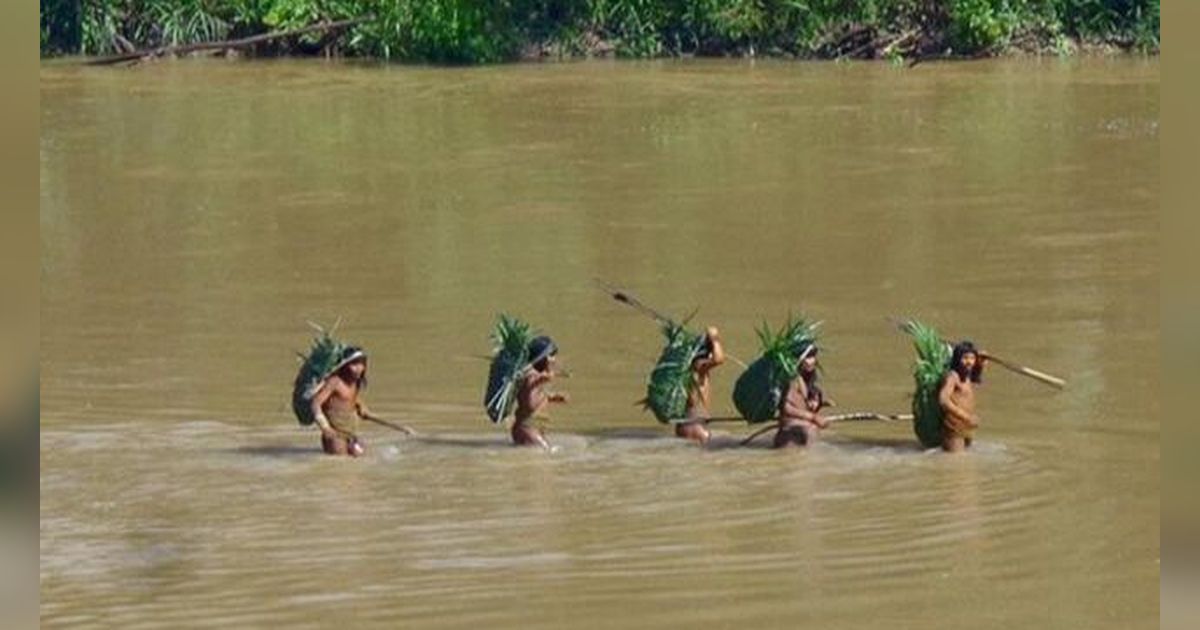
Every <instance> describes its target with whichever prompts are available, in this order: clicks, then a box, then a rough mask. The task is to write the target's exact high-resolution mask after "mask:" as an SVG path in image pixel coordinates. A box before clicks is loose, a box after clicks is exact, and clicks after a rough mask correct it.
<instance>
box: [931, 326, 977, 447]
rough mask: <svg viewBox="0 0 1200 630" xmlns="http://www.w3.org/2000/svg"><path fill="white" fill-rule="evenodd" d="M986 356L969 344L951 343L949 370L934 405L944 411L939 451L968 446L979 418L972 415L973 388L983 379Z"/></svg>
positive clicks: (973, 408)
mask: <svg viewBox="0 0 1200 630" xmlns="http://www.w3.org/2000/svg"><path fill="white" fill-rule="evenodd" d="M986 362H987V356H986V355H985V354H984V353H983V352H981V351H979V350H978V349H977V348H976V347H975V344H973V343H971V342H970V341H960V342H959V343H957V344H955V346H954V350H953V352H952V353H951V355H950V369H949V370H948V371H947V372H946V376H945V378H944V379H943V380H942V388H941V390H940V391H938V403H939V404H940V405H941V407H942V411H943V412H944V416H943V420H942V450H944V451H946V452H949V453H960V452H962V451H965V450H966V449H967V447H969V446H971V440H972V438H973V437H974V432H975V429H977V428H978V427H979V416H978V415H976V413H975V386H976V385H977V384H979V383H980V382H981V381H982V380H983V366H984V364H985V363H986Z"/></svg>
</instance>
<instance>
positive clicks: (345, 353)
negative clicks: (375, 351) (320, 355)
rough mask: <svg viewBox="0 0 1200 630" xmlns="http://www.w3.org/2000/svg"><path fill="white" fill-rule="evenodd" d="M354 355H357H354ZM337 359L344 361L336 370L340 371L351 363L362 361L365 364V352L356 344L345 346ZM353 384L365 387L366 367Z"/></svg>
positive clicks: (361, 387)
mask: <svg viewBox="0 0 1200 630" xmlns="http://www.w3.org/2000/svg"><path fill="white" fill-rule="evenodd" d="M355 355H358V356H357V357H356V356H355ZM338 361H339V362H342V361H345V364H344V365H342V367H340V368H338V372H341V371H342V370H344V369H346V368H348V367H350V366H351V365H353V364H355V363H359V362H362V363H364V364H365V363H366V362H367V353H366V352H363V349H362V348H359V347H358V346H346V348H345V349H344V350H342V354H341V356H340V357H339V358H338ZM354 385H355V386H356V387H358V388H359V389H366V387H367V371H366V369H364V370H363V373H362V374H360V375H359V376H358V380H357V381H355V382H354Z"/></svg>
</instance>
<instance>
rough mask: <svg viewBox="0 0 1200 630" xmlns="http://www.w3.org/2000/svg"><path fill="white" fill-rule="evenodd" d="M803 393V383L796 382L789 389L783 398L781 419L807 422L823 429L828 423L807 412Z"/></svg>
mask: <svg viewBox="0 0 1200 630" xmlns="http://www.w3.org/2000/svg"><path fill="white" fill-rule="evenodd" d="M805 393H806V392H805V387H804V383H800V382H797V383H794V384H792V385H791V386H790V387H789V389H788V393H787V394H786V395H784V397H783V414H782V415H783V417H785V418H797V419H800V420H807V421H809V422H812V423H815V424H816V425H817V426H819V427H821V428H825V425H826V424H828V423H827V422H824V420H823V419H821V418H819V416H817V414H815V413H813V412H812V411H810V410H809V408H808V404H807V403H806V402H805V395H804V394H805Z"/></svg>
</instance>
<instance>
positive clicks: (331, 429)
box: [311, 346, 370, 457]
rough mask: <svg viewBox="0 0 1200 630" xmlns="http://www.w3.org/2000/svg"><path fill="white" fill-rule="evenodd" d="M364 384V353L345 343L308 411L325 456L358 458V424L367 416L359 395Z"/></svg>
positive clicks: (365, 374)
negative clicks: (318, 430)
mask: <svg viewBox="0 0 1200 630" xmlns="http://www.w3.org/2000/svg"><path fill="white" fill-rule="evenodd" d="M366 386H367V355H366V353H365V352H363V351H362V349H361V348H356V347H354V346H348V347H346V349H345V350H343V351H342V355H341V358H340V359H339V360H338V363H337V365H336V366H334V369H333V374H331V375H330V376H329V378H327V379H325V381H324V382H323V383H321V386H320V387H319V388H318V389H317V392H316V394H315V395H314V396H313V397H312V403H311V404H312V412H313V416H314V417H315V418H316V422H317V426H318V427H320V429H321V448H322V449H323V450H324V451H325V452H326V453H327V454H329V455H349V456H351V457H358V456H359V455H362V454H363V452H364V449H363V445H362V442H361V441H360V440H359V439H358V424H359V421H360V420H361V419H362V418H366V417H369V416H370V412H369V411H367V408H366V406H365V405H364V404H363V403H362V401H361V400H359V394H361V393H362V390H363V389H365V388H366Z"/></svg>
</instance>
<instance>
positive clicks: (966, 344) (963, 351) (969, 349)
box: [950, 340, 983, 383]
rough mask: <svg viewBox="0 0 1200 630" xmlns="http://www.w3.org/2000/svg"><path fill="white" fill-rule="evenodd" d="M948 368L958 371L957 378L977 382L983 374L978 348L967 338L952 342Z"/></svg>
mask: <svg viewBox="0 0 1200 630" xmlns="http://www.w3.org/2000/svg"><path fill="white" fill-rule="evenodd" d="M950 369H952V370H954V371H955V372H956V373H958V377H959V378H961V379H963V380H969V381H971V382H973V383H978V382H979V381H980V380H981V378H982V376H983V363H982V362H981V361H980V360H979V350H978V349H976V348H975V344H973V343H971V342H970V341H967V340H963V341H960V342H958V343H956V344H954V351H953V352H952V353H951V355H950Z"/></svg>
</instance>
